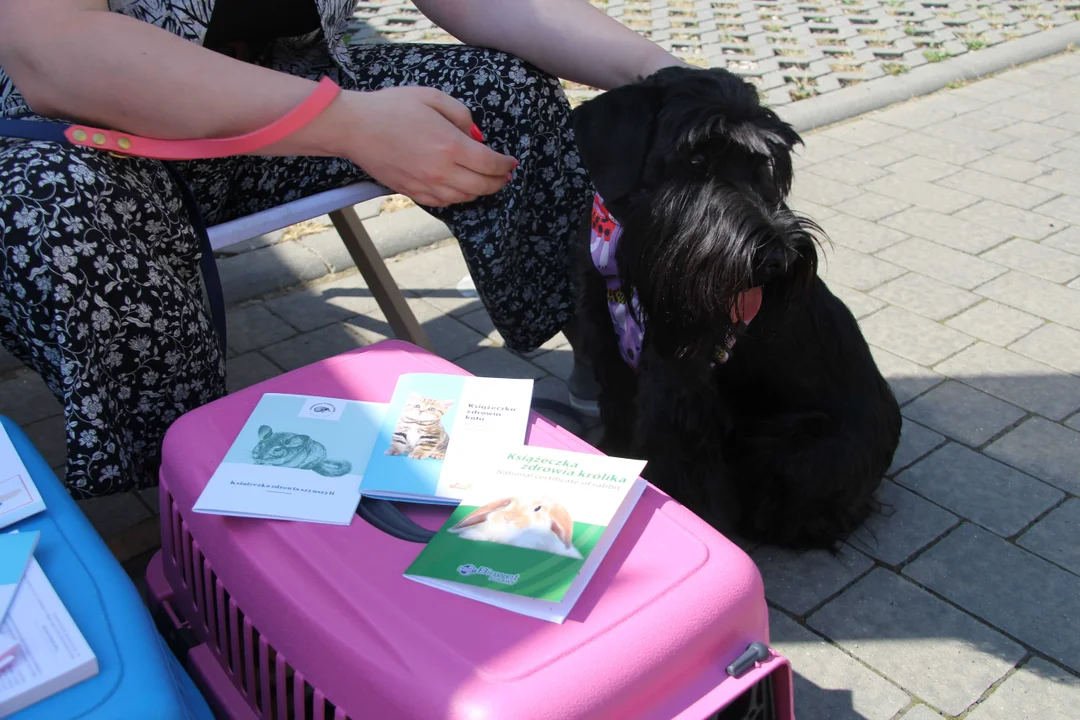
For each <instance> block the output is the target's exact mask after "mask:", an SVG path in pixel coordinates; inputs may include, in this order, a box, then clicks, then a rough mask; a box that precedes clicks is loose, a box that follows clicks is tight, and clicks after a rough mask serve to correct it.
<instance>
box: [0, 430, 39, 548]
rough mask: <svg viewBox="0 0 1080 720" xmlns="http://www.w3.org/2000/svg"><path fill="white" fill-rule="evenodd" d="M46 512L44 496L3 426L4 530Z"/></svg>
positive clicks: (0, 522)
mask: <svg viewBox="0 0 1080 720" xmlns="http://www.w3.org/2000/svg"><path fill="white" fill-rule="evenodd" d="M44 509H45V501H44V500H42V499H41V493H39V492H38V489H37V486H36V485H34V481H33V480H31V479H30V473H29V472H27V471H26V466H25V465H23V461H22V459H21V458H20V457H19V453H17V452H15V446H14V445H12V444H11V438H10V437H8V434H7V431H6V430H5V429H4V426H3V425H0V528H4V527H7V526H8V525H11V524H12V523H15V522H18V521H19V520H22V519H23V518H27V517H30V516H31V515H34V514H36V513H39V512H41V511H42V510H44Z"/></svg>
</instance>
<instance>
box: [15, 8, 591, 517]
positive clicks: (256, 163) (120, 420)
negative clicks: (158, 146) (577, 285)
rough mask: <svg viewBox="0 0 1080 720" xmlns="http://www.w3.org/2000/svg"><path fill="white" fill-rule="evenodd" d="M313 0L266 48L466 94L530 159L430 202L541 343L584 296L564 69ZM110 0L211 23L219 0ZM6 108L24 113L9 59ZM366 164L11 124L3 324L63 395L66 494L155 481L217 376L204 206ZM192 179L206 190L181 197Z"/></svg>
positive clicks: (337, 179) (348, 79)
mask: <svg viewBox="0 0 1080 720" xmlns="http://www.w3.org/2000/svg"><path fill="white" fill-rule="evenodd" d="M315 2H316V3H317V5H318V9H319V16H320V24H321V30H320V31H315V32H312V33H309V34H307V35H304V36H301V37H295V38H286V39H279V40H276V41H274V42H273V43H271V44H270V45H269V46H267V47H266V48H265V49H264V50H263V51H262V54H261V56H260V57H259V58H258V59H257V62H259V63H260V64H263V65H266V66H268V67H272V68H275V69H278V70H282V71H285V72H289V73H292V74H294V75H301V76H305V77H310V78H317V77H319V76H322V75H327V76H330V77H331V78H333V79H334V80H336V81H337V82H338V83H339V84H341V85H342V86H343V87H346V88H349V89H360V90H374V89H378V88H385V87H391V86H395V85H426V86H431V87H435V88H438V89H441V90H443V91H445V92H447V93H449V94H450V95H452V96H453V97H455V98H457V99H458V100H460V101H462V102H463V103H464V104H465V105H466V106H468V107H469V109H470V110H471V111H472V113H473V118H474V120H475V121H476V123H477V125H479V126H480V129H481V131H482V132H483V134H484V137H485V140H486V141H487V143H488V144H489V145H490V146H492V147H493V148H494V149H496V150H499V151H502V152H507V153H509V154H512V155H513V156H514V157H516V158H518V160H519V161H520V162H521V165H520V167H519V169H518V170H517V171H516V172H515V174H514V180H513V182H512V184H511V185H509V186H508V187H507V188H505V189H504V190H502V191H501V192H499V193H497V194H495V195H492V196H487V197H483V198H480V199H478V200H476V201H474V202H472V203H468V204H462V205H457V206H453V207H450V208H439V209H429V211H430V212H431V213H432V214H433V215H435V216H436V217H438V218H439V219H441V220H443V221H445V222H446V223H447V225H448V226H449V227H450V229H451V230H452V231H453V232H454V234H455V236H456V237H457V238H458V240H459V242H460V245H461V248H462V251H463V253H464V256H465V260H466V263H467V264H468V267H469V271H470V273H471V274H472V276H473V279H474V281H475V283H476V287H477V290H478V291H479V294H480V297H481V299H482V301H483V303H484V305H485V307H486V308H487V309H488V311H489V312H490V313H491V317H492V319H493V321H494V323H495V326H496V327H497V329H498V330H499V331H500V333H501V334H502V336H503V337H504V338H505V340H506V343H507V345H508V346H509V347H510V348H511V349H513V350H517V351H520V352H527V351H530V350H532V349H534V348H536V347H537V346H539V345H540V344H542V343H543V342H545V341H546V340H548V339H549V338H550V337H552V336H553V335H555V334H556V333H557V332H558V331H559V330H561V329H562V327H563V326H564V325H565V324H566V322H567V321H568V320H569V319H570V318H571V316H572V314H573V293H572V289H571V274H570V271H569V267H568V262H569V260H568V258H569V256H570V253H569V244H570V243H572V242H573V241H574V235H575V232H576V229H577V227H578V225H579V223H580V222H581V220H582V219H583V218H584V217H585V214H586V213H587V211H588V207H589V202H590V198H591V196H592V190H591V187H590V185H589V182H588V179H587V177H586V175H585V172H584V170H583V169H582V168H581V166H580V163H579V160H578V156H577V151H576V149H575V147H574V144H573V137H572V131H571V129H570V124H569V106H568V104H567V102H566V99H565V96H564V95H563V93H562V89H561V87H560V85H559V83H558V81H557V80H556V79H554V78H552V77H549V76H547V75H544V74H543V73H541V72H539V71H538V70H537V69H536V68H534V67H532V66H530V65H529V64H527V63H525V62H523V61H522V60H520V59H518V58H515V57H512V56H509V55H506V54H504V53H500V52H496V51H491V50H485V49H478V48H472V47H467V46H459V45H396V44H383V45H369V46H349V45H346V44H345V42H344V41H343V35H344V32H345V28H346V24H347V22H348V20H349V17H350V15H351V13H352V10H353V5H354V3H353V2H352V1H351V0H315ZM110 5H111V9H112V10H113V11H114V12H121V13H124V14H127V15H129V16H132V17H134V18H136V19H139V20H142V21H145V22H148V23H152V24H154V25H157V26H158V27H161V28H164V29H166V30H168V31H170V32H172V33H174V34H176V35H179V36H181V37H183V38H186V39H187V40H190V41H191V42H195V43H201V42H202V40H203V37H204V36H205V33H206V29H207V26H208V24H209V21H210V17H211V14H212V12H213V5H214V0H111V3H110ZM0 116H3V117H9V118H10V117H33V115H32V113H31V112H30V110H29V108H28V107H27V105H26V103H25V102H24V101H23V98H22V96H21V95H20V94H19V92H18V90H17V89H16V88H15V87H14V86H13V85H12V83H11V82H10V81H9V79H8V78H7V76H6V74H4V72H3V70H2V69H0ZM363 179H367V176H366V175H365V173H364V172H363V171H362V170H361V169H360V168H358V167H357V166H355V165H353V164H352V163H350V162H348V161H346V160H342V159H336V158H262V157H235V158H225V159H218V160H206V161H193V162H186V163H178V164H175V165H171V164H166V163H162V162H158V161H154V160H146V159H142V158H117V157H114V156H111V155H109V154H107V153H102V152H97V151H93V150H84V149H79V148H74V147H71V146H61V145H57V144H52V143H46V142H34V141H25V140H15V139H9V138H0V340H2V341H3V346H4V347H5V348H7V349H8V350H9V351H10V352H11V353H13V354H14V355H16V356H17V357H18V358H20V359H21V360H22V361H23V362H25V363H26V364H27V365H29V366H30V367H32V368H34V369H35V370H36V371H37V372H39V373H40V374H41V376H42V378H43V379H44V380H45V382H46V383H47V384H48V386H49V388H50V389H51V390H52V392H53V393H54V394H55V395H56V396H57V397H58V398H59V399H60V400H61V402H62V403H63V405H64V413H65V420H66V431H67V456H68V460H67V468H66V471H67V472H66V482H67V484H68V486H69V488H70V490H71V492H72V494H73V495H75V496H76V497H78V498H87V497H93V496H98V495H104V494H108V493H113V492H118V491H123V490H130V489H133V488H141V487H146V486H149V485H152V484H154V483H155V482H156V475H157V468H158V465H159V462H160V449H161V440H162V437H163V435H164V433H165V430H166V429H167V428H168V427H169V425H170V424H171V423H172V422H173V421H174V420H175V419H176V418H177V417H179V416H180V415H181V414H182V413H184V412H187V411H188V410H191V409H193V408H195V407H198V406H199V405H202V404H204V403H207V402H210V401H212V400H214V399H217V398H219V397H221V396H223V395H224V394H225V392H226V390H225V358H224V357H223V355H222V353H221V351H220V350H219V348H218V345H217V340H216V336H215V334H214V329H213V324H212V322H211V319H210V316H209V314H208V312H207V310H206V308H205V305H204V303H203V298H202V288H201V281H200V274H199V257H200V252H199V247H200V244H199V235H198V234H197V233H198V230H197V229H196V228H197V224H198V220H199V218H198V215H199V214H201V216H202V218H203V219H204V220H205V223H206V224H207V225H214V224H217V223H221V222H224V221H227V220H230V219H233V218H236V217H241V216H244V215H247V214H250V213H252V212H257V211H259V210H263V209H266V208H270V207H274V206H276V205H280V204H281V203H284V202H288V201H290V200H294V199H297V198H301V197H304V196H307V195H311V194H314V193H318V192H321V191H323V190H327V189H331V188H334V187H340V186H343V185H347V184H350V183H353V182H356V181H358V180H363ZM185 186H186V187H185ZM188 188H189V189H190V194H187V193H188ZM192 194H193V197H194V202H197V204H198V209H197V210H195V208H194V207H193V204H194V203H187V202H185V197H191V196H192ZM2 410H3V409H2V408H0V412H2Z"/></svg>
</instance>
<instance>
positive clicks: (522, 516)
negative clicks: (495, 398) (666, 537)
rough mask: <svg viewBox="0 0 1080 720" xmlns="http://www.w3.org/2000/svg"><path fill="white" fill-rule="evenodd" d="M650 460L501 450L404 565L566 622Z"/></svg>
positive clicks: (432, 580)
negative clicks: (427, 539)
mask: <svg viewBox="0 0 1080 720" xmlns="http://www.w3.org/2000/svg"><path fill="white" fill-rule="evenodd" d="M644 467H645V461H644V460H628V459H624V458H615V457H608V456H605V455H591V454H585V453H577V452H571V451H567V450H552V449H549V448H540V447H528V446H526V447H520V448H517V449H510V450H506V449H504V450H503V451H502V454H501V456H500V457H499V458H498V459H495V460H493V461H491V462H489V463H487V464H486V466H484V467H479V468H476V469H475V470H474V473H475V475H476V477H477V479H478V483H477V487H476V488H475V489H474V490H473V491H472V492H470V493H469V494H468V495H467V496H466V497H464V498H463V499H462V501H461V504H460V505H459V506H458V507H457V509H456V510H455V511H454V512H453V513H452V514H451V515H450V518H449V519H448V520H447V521H446V523H445V524H444V525H443V526H442V528H440V529H439V531H438V532H437V533H436V534H435V537H433V538H432V539H431V540H430V541H429V542H428V544H427V546H426V547H425V548H424V549H423V550H422V551H421V552H420V554H419V555H418V556H417V558H416V560H415V561H413V563H412V564H411V565H410V566H409V567H408V569H406V571H405V577H407V578H409V579H410V580H415V581H416V582H420V583H424V584H425V585H430V586H432V587H436V588H439V589H440V590H445V591H447V592H451V593H454V594H456V595H462V596H464V597H468V598H472V599H474V600H479V601H480V602H484V603H488V604H490V605H496V606H498V607H501V608H505V609H507V610H511V611H513V612H516V613H521V614H523V615H529V616H531V617H534V618H538V619H540V620H547V621H548V622H554V623H560V624H561V623H562V622H563V621H564V620H566V617H567V615H569V614H570V611H571V610H572V609H573V607H574V603H576V602H577V600H578V598H579V597H581V593H582V592H583V591H584V590H585V586H586V585H588V584H589V581H590V580H591V579H592V576H593V574H594V573H595V572H596V569H597V567H599V566H600V562H601V561H602V560H603V559H604V556H605V555H606V554H607V552H608V550H609V549H610V548H611V545H612V543H613V542H614V541H615V538H616V537H617V536H618V534H619V532H620V531H621V530H622V527H623V525H624V524H625V523H626V519H627V518H628V517H629V516H630V513H631V511H633V509H634V506H635V505H636V504H637V501H638V499H639V498H640V497H641V493H642V492H643V491H644V490H645V487H646V483H645V481H644V480H642V479H641V478H640V474H641V471H642V470H643V469H644Z"/></svg>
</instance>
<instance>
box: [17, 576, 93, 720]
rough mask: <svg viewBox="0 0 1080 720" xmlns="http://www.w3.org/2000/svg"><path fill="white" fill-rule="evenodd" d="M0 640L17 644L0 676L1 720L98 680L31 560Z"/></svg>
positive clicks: (74, 629)
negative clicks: (83, 682)
mask: <svg viewBox="0 0 1080 720" xmlns="http://www.w3.org/2000/svg"><path fill="white" fill-rule="evenodd" d="M0 638H8V639H9V640H11V641H13V642H16V643H18V648H17V649H16V650H15V652H14V660H13V661H12V662H11V663H10V664H8V665H7V666H5V667H4V668H3V669H2V670H0V718H2V717H7V716H8V715H11V714H13V713H15V712H17V711H19V710H21V709H23V708H25V707H27V706H29V705H32V704H33V703H35V702H38V701H39V700H43V699H45V698H47V697H49V696H51V695H55V694H56V693H58V692H60V691H61V690H66V689H67V688H69V687H71V686H72V685H75V684H77V683H80V682H82V681H84V680H87V679H89V678H92V677H93V676H95V675H97V674H98V661H97V656H95V655H94V652H93V650H91V649H90V645H89V644H88V643H87V642H86V638H85V637H83V634H82V633H81V632H80V631H79V628H78V626H76V625H75V621H74V620H73V619H72V617H71V614H70V613H69V612H68V611H67V608H66V607H64V603H63V602H61V600H60V597H59V596H58V595H57V594H56V590H54V589H53V586H52V584H51V583H50V582H49V579H48V578H47V577H45V572H44V571H43V570H42V569H41V565H39V564H38V562H37V560H31V561H30V565H29V566H28V567H27V569H26V574H25V575H24V576H23V579H22V582H21V583H20V584H19V590H18V592H16V593H15V599H14V601H12V603H11V608H10V609H9V610H8V614H7V618H6V619H5V620H4V622H3V623H2V624H0Z"/></svg>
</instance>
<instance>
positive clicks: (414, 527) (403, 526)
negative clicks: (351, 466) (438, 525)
mask: <svg viewBox="0 0 1080 720" xmlns="http://www.w3.org/2000/svg"><path fill="white" fill-rule="evenodd" d="M356 514H357V515H359V516H360V517H361V518H362V519H363V520H366V521H367V522H368V524H370V525H371V526H372V527H375V528H377V529H379V530H382V531H383V532H384V533H386V534H387V535H390V536H391V537H396V538H397V539H398V540H405V541H406V542H414V543H421V544H422V543H426V542H428V541H429V540H431V538H433V537H435V531H434V530H428V529H427V528H426V527H423V526H422V525H420V524H418V523H417V522H416V521H415V520H412V519H410V518H409V517H408V516H407V515H406V514H405V513H403V512H402V511H401V508H399V507H398V506H397V505H395V504H394V503H392V502H390V501H389V500H377V499H375V498H369V497H361V498H360V504H359V505H358V506H357V507H356Z"/></svg>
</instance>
